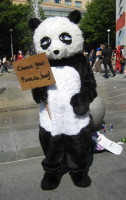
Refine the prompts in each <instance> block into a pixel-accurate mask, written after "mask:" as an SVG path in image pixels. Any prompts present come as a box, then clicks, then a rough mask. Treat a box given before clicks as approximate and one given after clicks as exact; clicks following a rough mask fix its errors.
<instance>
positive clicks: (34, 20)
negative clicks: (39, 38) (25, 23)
mask: <svg viewBox="0 0 126 200" xmlns="http://www.w3.org/2000/svg"><path fill="white" fill-rule="evenodd" d="M40 23H41V21H40V20H39V19H37V18H32V19H30V20H29V29H30V30H31V31H33V32H34V30H35V29H36V28H37V27H38V26H39V24H40Z"/></svg>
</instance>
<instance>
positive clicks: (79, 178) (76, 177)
mask: <svg viewBox="0 0 126 200" xmlns="http://www.w3.org/2000/svg"><path fill="white" fill-rule="evenodd" d="M70 176H71V179H72V181H73V183H74V185H75V186H77V187H83V188H84V187H89V186H90V185H91V179H90V177H89V176H88V175H87V174H85V173H84V172H78V173H70Z"/></svg>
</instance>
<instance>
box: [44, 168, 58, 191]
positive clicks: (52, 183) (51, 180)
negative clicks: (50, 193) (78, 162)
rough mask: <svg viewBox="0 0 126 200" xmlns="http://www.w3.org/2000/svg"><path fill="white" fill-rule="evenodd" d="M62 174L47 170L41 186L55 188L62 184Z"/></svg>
mask: <svg viewBox="0 0 126 200" xmlns="http://www.w3.org/2000/svg"><path fill="white" fill-rule="evenodd" d="M61 178H62V175H61V174H59V175H55V174H51V173H47V172H45V174H44V177H43V179H42V182H41V188H42V189H43V190H54V189H55V188H57V187H58V185H59V184H60V180H61Z"/></svg>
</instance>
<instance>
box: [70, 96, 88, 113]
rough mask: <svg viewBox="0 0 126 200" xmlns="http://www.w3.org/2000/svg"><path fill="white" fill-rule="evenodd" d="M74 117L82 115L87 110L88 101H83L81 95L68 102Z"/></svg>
mask: <svg viewBox="0 0 126 200" xmlns="http://www.w3.org/2000/svg"><path fill="white" fill-rule="evenodd" d="M70 104H71V105H72V106H73V110H74V113H75V114H76V115H84V114H85V113H86V112H87V111H88V110H89V104H90V102H89V100H87V101H86V100H85V98H84V97H83V95H82V94H80V93H78V94H75V95H74V96H73V97H72V98H71V101H70Z"/></svg>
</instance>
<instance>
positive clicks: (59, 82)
mask: <svg viewBox="0 0 126 200" xmlns="http://www.w3.org/2000/svg"><path fill="white" fill-rule="evenodd" d="M52 72H53V74H54V77H55V80H56V85H52V86H49V88H48V104H49V110H50V113H51V119H50V118H49V115H48V113H47V110H46V108H45V105H44V104H41V106H40V126H42V127H43V128H45V129H46V130H47V131H50V132H51V134H52V135H53V136H55V135H60V134H62V133H64V134H66V135H77V134H78V133H79V131H80V130H81V129H82V128H84V127H86V126H87V125H88V124H89V121H90V117H89V112H87V113H86V114H85V115H84V116H81V117H78V116H76V115H75V114H74V112H73V107H72V106H71V105H70V100H71V97H72V96H73V95H74V94H76V93H78V92H79V91H80V87H81V83H80V76H79V74H78V72H77V71H76V70H75V69H74V68H72V67H69V66H64V67H60V66H59V67H52Z"/></svg>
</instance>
